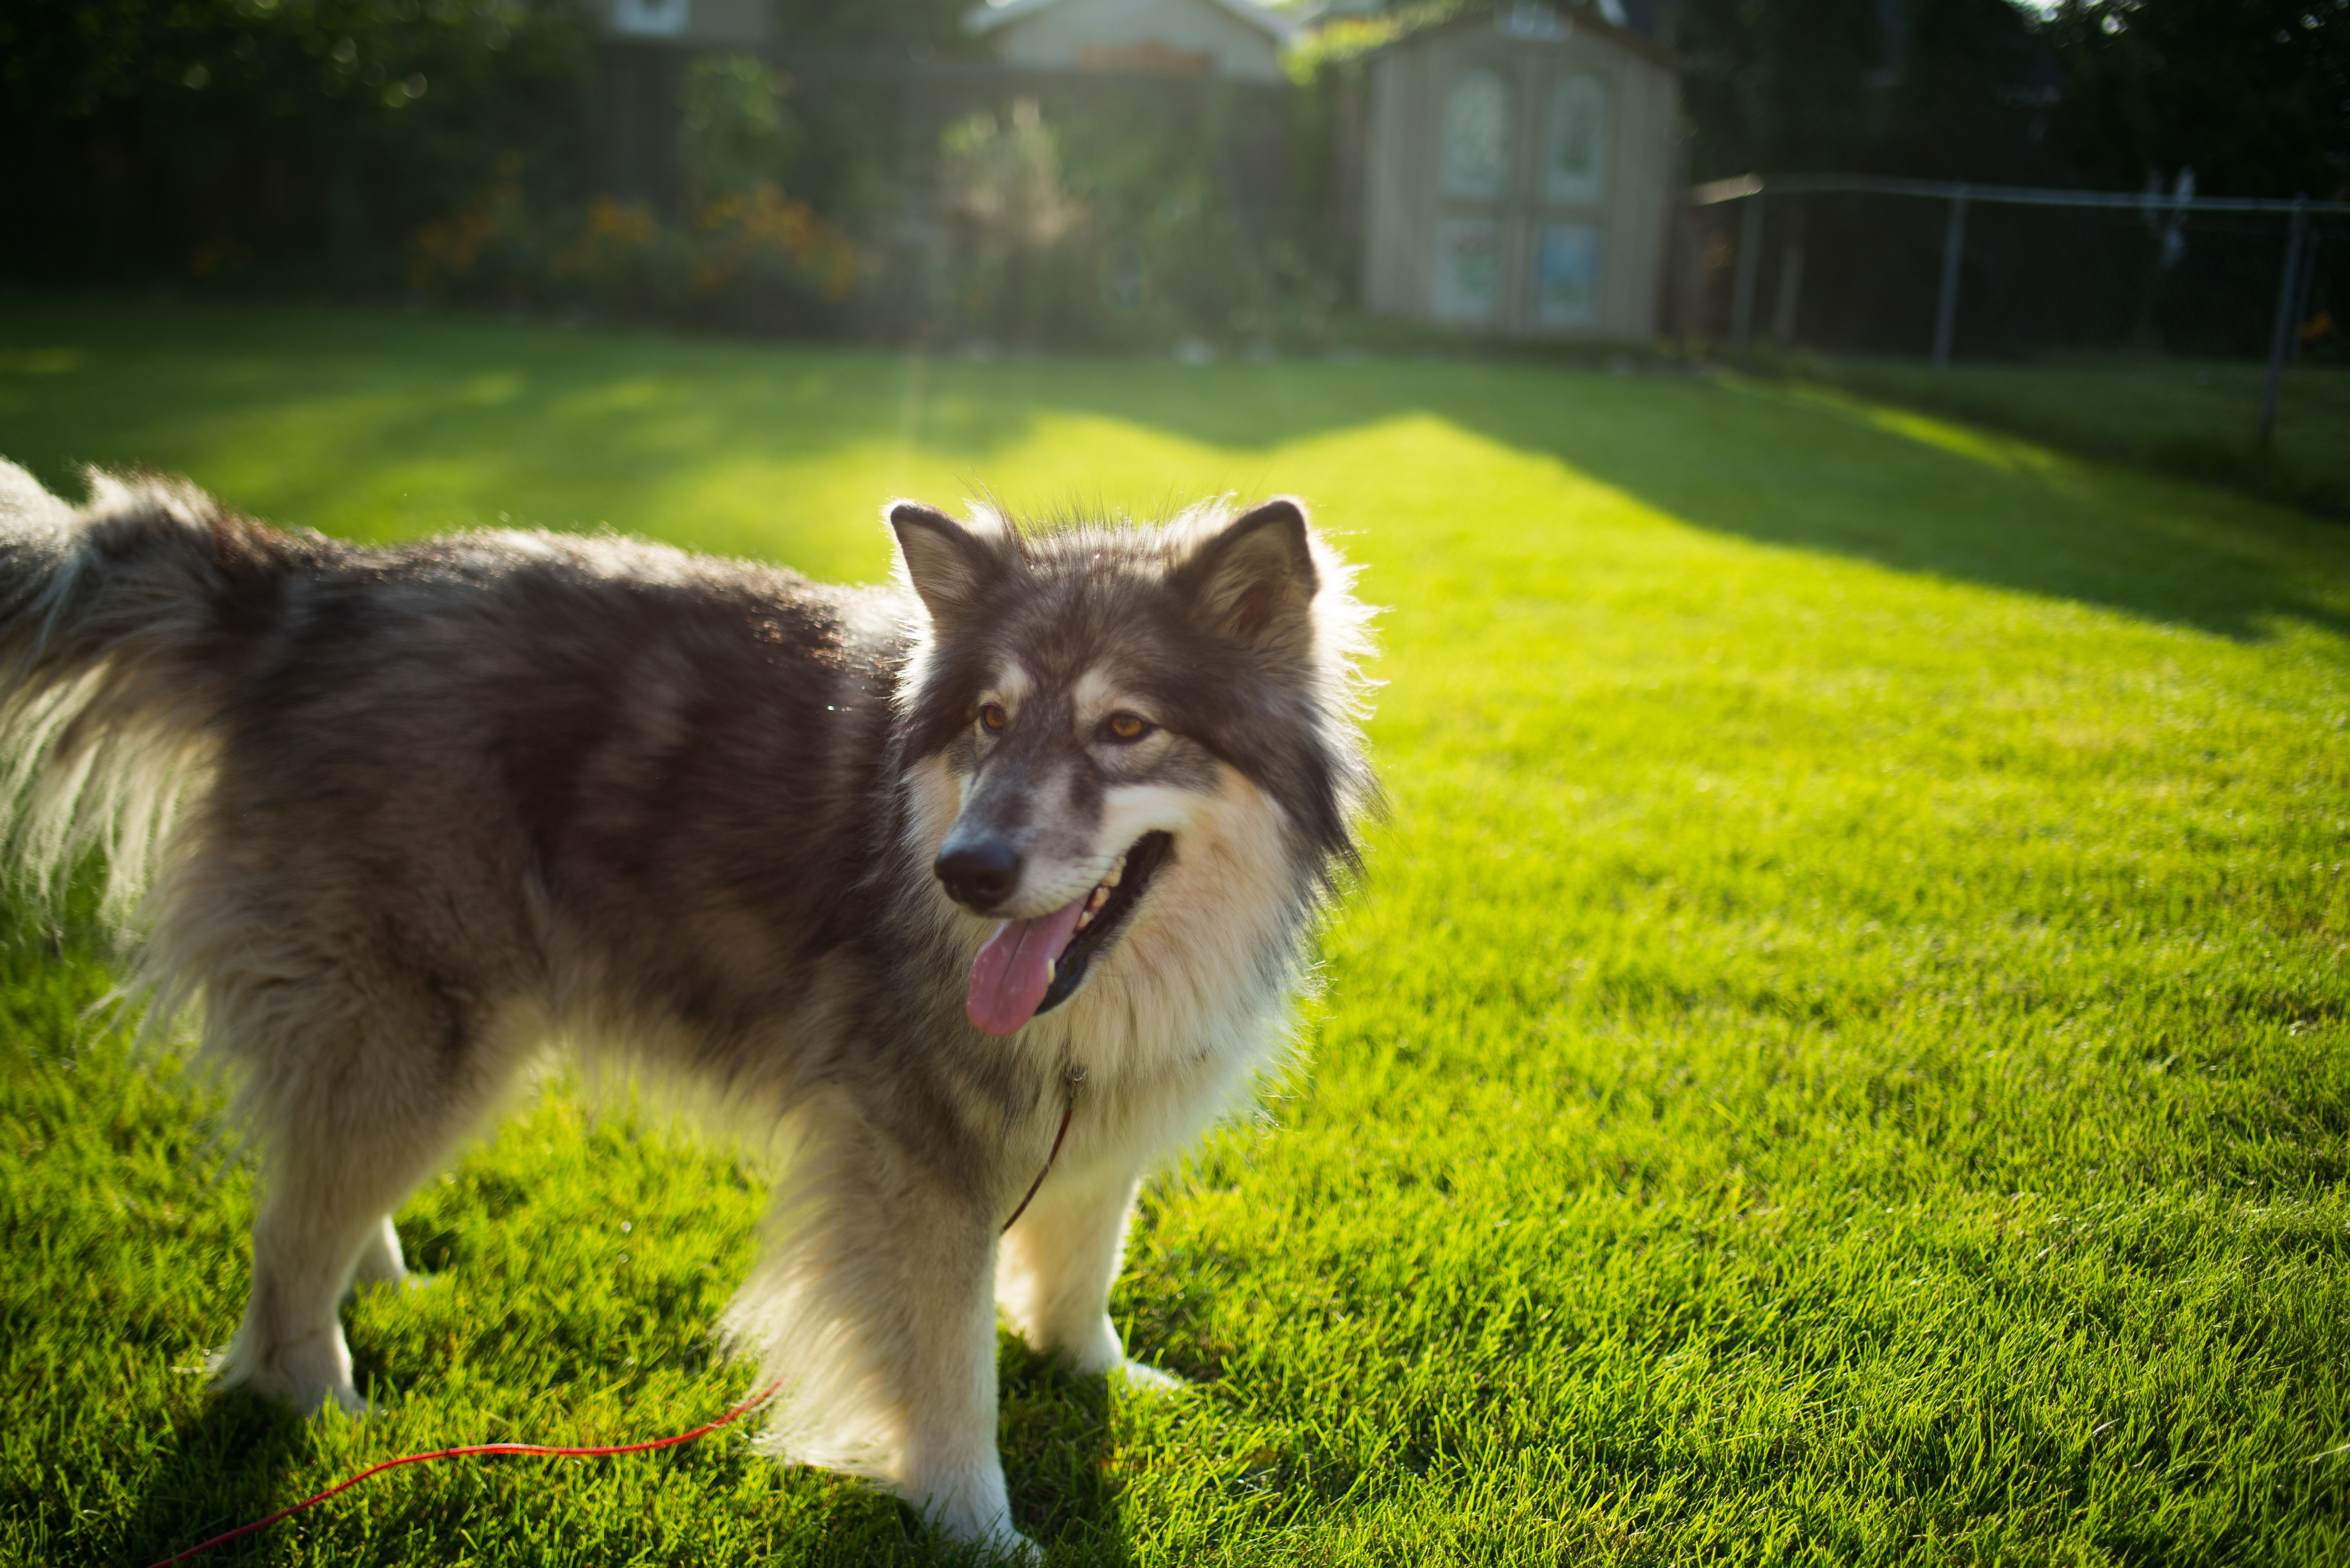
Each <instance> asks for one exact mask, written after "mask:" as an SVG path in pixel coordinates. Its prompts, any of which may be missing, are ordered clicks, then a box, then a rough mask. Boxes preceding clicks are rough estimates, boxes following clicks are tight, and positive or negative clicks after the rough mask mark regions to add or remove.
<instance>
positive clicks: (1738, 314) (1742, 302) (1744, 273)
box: [1730, 191, 1763, 358]
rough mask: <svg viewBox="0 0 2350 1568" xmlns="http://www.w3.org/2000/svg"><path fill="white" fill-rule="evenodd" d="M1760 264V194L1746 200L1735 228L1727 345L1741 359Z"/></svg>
mask: <svg viewBox="0 0 2350 1568" xmlns="http://www.w3.org/2000/svg"><path fill="white" fill-rule="evenodd" d="M1762 264H1763V192H1760V191H1757V192H1754V194H1752V196H1749V197H1747V198H1746V211H1745V212H1744V213H1742V214H1741V215H1740V219H1739V225H1738V289H1737V292H1736V293H1735V294H1734V295H1732V296H1731V305H1730V342H1731V348H1735V349H1737V350H1738V357H1739V358H1745V357H1746V350H1747V348H1748V347H1749V345H1750V344H1751V343H1752V339H1753V337H1754V275H1755V273H1756V272H1757V271H1758V270H1759V269H1760V268H1761V266H1762Z"/></svg>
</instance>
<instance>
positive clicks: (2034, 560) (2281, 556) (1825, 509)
mask: <svg viewBox="0 0 2350 1568" xmlns="http://www.w3.org/2000/svg"><path fill="white" fill-rule="evenodd" d="M1150 369H1151V371H1152V372H1153V373H1152V374H1150V375H1148V376H1139V377H1135V378H1132V379H1131V380H1129V381H1128V384H1126V385H1124V386H1121V385H1119V384H1118V378H1114V377H1111V376H1107V375H1103V376H1101V377H1100V378H1099V379H1098V380H1097V381H1095V382H1094V383H1092V384H1091V385H1089V386H1088V388H1087V391H1088V393H1089V396H1088V397H1087V399H1086V406H1087V408H1088V409H1089V410H1091V411H1094V412H1097V413H1103V414H1111V415H1115V416H1117V417H1121V418H1125V419H1129V420H1132V421H1136V422H1138V423H1142V424H1146V425H1149V426H1151V427H1154V428H1158V429H1164V430H1171V431H1180V433H1182V434H1184V435H1186V436H1188V437H1190V438H1191V439H1193V440H1196V441H1206V442H1212V443H1215V444H1217V445H1220V446H1229V447H1239V448H1244V449H1266V448H1276V447H1279V446H1281V445H1283V444H1284V443H1286V442H1290V441H1304V440H1310V439H1312V438H1314V437H1315V436H1319V435H1324V434H1328V433H1332V432H1336V431H1343V430H1346V429H1348V428H1351V427H1357V426H1361V425H1366V424H1378V423H1380V422H1382V421H1396V420H1402V419H1409V418H1413V417H1422V418H1433V419H1437V420H1440V421H1445V422H1446V423H1448V424H1451V425H1453V426H1456V427H1458V428H1460V429H1461V430H1464V431H1471V432H1473V433H1474V434H1476V435H1479V436H1482V437H1483V438H1484V439H1486V440H1488V441H1492V442H1494V443H1496V444H1497V445H1500V446H1503V447H1505V448H1508V449H1510V450H1512V451H1513V452H1521V453H1528V454H1536V455H1540V456H1544V457H1549V458H1553V459H1555V460H1556V461H1558V462H1561V463H1562V464H1564V465H1565V466H1566V467H1568V468H1571V469H1573V470H1575V471H1576V472H1579V473H1581V474H1583V475H1585V476H1586V477H1588V478H1590V479H1593V480H1596V481H1597V482H1599V483H1604V484H1606V485H1608V486H1610V487H1612V488H1614V489H1617V490H1619V491H1622V492H1624V493H1626V494H1627V495H1630V496H1632V497H1634V498H1635V499H1637V500H1638V501H1639V502H1641V503H1643V504H1646V505H1648V506H1649V507H1651V508H1654V509H1655V510H1657V511H1659V512H1661V513H1664V514H1669V516H1671V517H1673V518H1675V519H1677V520H1678V521H1679V522H1682V523H1685V524H1689V525H1690V526H1693V527H1697V528H1700V529H1705V530H1707V531H1710V532H1714V533H1720V534H1725V535H1734V536H1737V537H1740V538H1744V539H1748V540H1752V541H1753V542H1756V543H1759V544H1765V545H1781V546H1786V547H1791V548H1795V549H1802V550H1809V551H1816V552H1820V553H1824V554H1830V555H1837V556H1847V557H1851V558H1854V559H1859V560H1865V561H1869V562H1872V563H1874V564H1876V565H1878V566H1887V567H1890V568H1892V569H1894V570H1897V571H1903V572H1913V573H1919V574H1924V575H1929V576H1938V577H1946V578H1951V579H1955V580H1961V581H1968V582H1974V583H1980V584H1983V585H1985V586H1989V587H1998V588H2004V589H2010V590H2013V591H2017V592H2022V593H2027V594H2033V595H2036V596H2041V597H2056V598H2067V599H2072V600H2075V601H2078V602H2080V603H2083V604H2086V605H2093V606H2096V607H2102V608H2106V609H2113V610H2118V611H2122V612H2124V613H2126V614H2129V615H2133V616H2137V617H2140V618H2145V619H2147V620H2152V621H2157V622H2163V623H2170V624H2179V625H2187V626H2192V627H2195V628H2199V629H2202V630H2205V631H2209V632H2214V633H2217V634H2220V635H2221V636H2225V637H2230V638H2234V639H2263V638H2266V637H2268V636H2270V635H2272V633H2273V631H2274V629H2275V627H2274V623H2275V622H2276V621H2277V620H2278V619H2280V618H2287V619H2297V620H2301V621H2304V622H2307V623H2309V624H2311V625H2313V626H2316V627H2320V628H2324V629H2326V630H2328V631H2332V632H2334V633H2337V634H2341V633H2350V614H2345V609H2344V607H2343V606H2342V605H2341V604H2339V603H2335V602H2329V601H2328V599H2326V598H2321V597H2318V596H2317V594H2315V593H2314V592H2312V591H2311V587H2310V586H2309V585H2310V581H2311V579H2331V580H2333V581H2334V582H2339V581H2340V580H2342V579H2343V577H2344V576H2345V575H2350V528H2345V527H2343V526H2342V525H2340V524H2334V523H2328V522H2324V521H2319V520H2314V519H2311V518H2308V517H2305V516H2302V515H2299V514H2294V513H2293V512H2290V511H2286V510H2284V509H2282V508H2280V507H2274V506H2269V505H2263V504H2258V503H2253V502H2249V501H2246V500H2243V499H2241V498H2239V497H2236V496H2233V495H2229V494H2225V493H2220V492H2218V491H2214V490H2209V489H2204V488H2200V487H2196V486H2191V485H2185V484H2180V483H2167V482H2164V481H2160V480H2156V479H2152V478H2149V477H2147V476H2145V475H2143V474H2139V473H2137V472H2131V471H2128V470H2126V469H2122V468H2119V467H2111V466H2106V465H2102V464H2097V463H2094V462H2082V461H2078V460H2075V459H2072V458H2069V457H2064V456H2060V455H2057V454H2054V453H2051V452H2047V451H2046V450H2044V449H2043V448H2040V447H2038V446H2035V445H2033V443H2031V442H2028V441H2022V440H2018V439H2014V438H2011V437H2006V436H2002V435H1997V434H1989V433H1985V432H1982V431H1977V430H1973V429H1970V428H1967V427H1964V426H1960V425H1955V424H1952V423H1950V422H1948V421H1939V420H1936V419H1933V418H1931V417H1929V416H1924V415H1919V414H1916V413H1912V412H1908V411H1907V410H1899V409H1895V408H1888V407H1886V406H1884V405H1879V404H1874V403H1870V402H1867V401H1865V400H1860V399H1856V398H1850V397H1846V396H1842V395H1839V394H1836V393H1834V392H1831V391H1826V390H1824V389H1785V388H1779V387H1772V386H1766V385H1762V384H1757V383H1748V382H1742V381H1738V380H1734V379H1733V380H1722V381H1715V380H1710V379H1697V378H1690V377H1664V376H1634V377H1626V376H1608V375H1605V374H1595V373H1592V372H1589V371H1583V370H1572V369H1565V370H1558V369H1530V368H1523V367H1518V366H1498V367H1497V366H1480V365H1471V364H1461V363H1441V364H1425V365H1412V366H1399V365H1375V366H1355V367H1347V368H1346V369H1345V370H1344V372H1343V376H1341V375H1340V374H1337V373H1335V372H1334V371H1333V370H1326V369H1323V368H1321V367H1301V368H1295V369H1292V368H1286V367H1270V368H1263V369H1260V368H1255V367H1230V368H1221V367H1220V368H1217V369H1215V370H1211V371H1210V372H1207V373H1206V375H1205V377H1201V372H1191V375H1192V376H1193V377H1195V378H1201V379H1195V380H1194V381H1193V382H1192V383H1191V385H1190V386H1189V387H1188V388H1187V387H1186V386H1185V384H1184V382H1183V381H1182V380H1181V378H1182V377H1183V376H1184V374H1185V373H1184V372H1182V371H1180V370H1175V371H1167V370H1161V369H1159V368H1157V367H1152V368H1150ZM1219 375H1222V376H1225V377H1230V378H1232V379H1233V381H1232V384H1227V385H1225V386H1223V387H1222V388H1218V389H1214V390H1212V391H1209V388H1210V387H1211V383H1212V379H1214V378H1215V377H1217V376H1219ZM1284 383H1287V385H1286V387H1284ZM1203 391H1207V392H1208V395H1204V396H1203V395H1201V393H1202V392H1203ZM1486 521H1488V522H1489V523H1490V525H1491V526H1492V527H1493V528H1495V529H1512V528H1522V527H1525V526H1528V525H1531V524H1553V523H1556V522H1559V521H1563V520H1562V519H1556V518H1538V517H1496V518H1492V519H1489V520H1486Z"/></svg>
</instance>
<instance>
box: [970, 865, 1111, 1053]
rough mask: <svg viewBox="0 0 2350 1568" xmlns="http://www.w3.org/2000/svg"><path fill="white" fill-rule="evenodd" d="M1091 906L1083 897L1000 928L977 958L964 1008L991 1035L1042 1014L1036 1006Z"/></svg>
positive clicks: (1015, 1027) (1006, 923)
mask: <svg viewBox="0 0 2350 1568" xmlns="http://www.w3.org/2000/svg"><path fill="white" fill-rule="evenodd" d="M1091 892H1092V889H1090V888H1088V889H1087V896H1088V897H1089V896H1090V895H1091ZM1085 908H1086V899H1085V898H1083V897H1080V898H1076V899H1073V900H1071V901H1070V902H1068V903H1066V904H1064V905H1062V906H1061V907H1060V908H1059V909H1055V910H1054V911H1053V912H1052V913H1051V914H1049V915H1038V916H1037V917H1036V918H1035V919H1032V920H1006V921H1004V922H1003V924H1002V925H1000V926H998V927H996V928H995V934H994V935H993V936H992V937H990V938H988V939H987V945H986V946H985V947H983V948H982V949H980V950H979V956H978V957H977V958H975V959H973V960H972V962H971V997H970V1000H969V1001H967V1002H964V1003H963V1011H964V1012H968V1013H970V1014H971V1021H972V1023H976V1024H978V1025H979V1026H980V1027H981V1028H982V1029H984V1030H986V1031H987V1032H988V1033H990V1034H1009V1033H1012V1032H1013V1031H1014V1030H1015V1029H1017V1028H1019V1027H1020V1026H1021V1025H1022V1024H1024V1023H1027V1022H1028V1021H1029V1020H1030V1019H1032V1018H1034V1017H1035V1016H1036V1004H1037V1003H1038V1002H1042V1001H1044V1000H1045V992H1046V990H1048V989H1049V988H1050V987H1051V986H1052V983H1053V961H1054V960H1055V959H1057V958H1059V957H1060V956H1061V950H1062V949H1063V948H1065V947H1067V946H1068V945H1069V938H1070V937H1071V935H1073V934H1074V933H1075V932H1076V929H1077V917H1078V916H1079V915H1081V914H1083V913H1084V912H1085Z"/></svg>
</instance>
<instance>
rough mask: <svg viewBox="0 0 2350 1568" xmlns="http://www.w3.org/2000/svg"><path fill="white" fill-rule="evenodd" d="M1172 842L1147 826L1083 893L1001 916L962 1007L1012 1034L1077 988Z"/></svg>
mask: <svg viewBox="0 0 2350 1568" xmlns="http://www.w3.org/2000/svg"><path fill="white" fill-rule="evenodd" d="M1174 842H1175V838H1174V836H1173V835H1172V834H1168V833H1146V834H1144V835H1143V836H1141V837H1140V838H1138V839H1136V840H1135V841H1134V844H1133V845H1132V846H1131V847H1129V848H1128V850H1127V852H1126V853H1125V854H1124V855H1121V856H1119V857H1118V864H1116V865H1115V866H1112V867H1110V868H1109V870H1108V872H1107V874H1106V875H1104V876H1103V877H1102V879H1101V880H1100V881H1098V882H1097V883H1095V884H1094V886H1093V887H1092V888H1090V889H1089V890H1087V893H1086V896H1085V897H1084V898H1076V899H1073V900H1071V901H1070V902H1069V903H1066V904H1064V905H1063V906H1062V907H1061V908H1059V909H1055V910H1054V911H1053V912H1052V913H1051V914H1049V915H1037V916H1035V917H1034V918H1032V919H1025V920H1006V921H1004V922H1003V924H1002V925H1000V926H998V927H996V928H995V934H994V935H993V937H990V938H989V939H988V940H987V945H986V946H985V947H983V948H982V949H980V950H979V957H978V958H976V959H974V960H973V961H972V966H971V995H970V997H969V999H968V1000H967V1001H966V1002H965V1003H964V1011H965V1012H968V1013H969V1014H970V1015H971V1021H972V1023H975V1024H977V1025H979V1027H980V1028H982V1029H984V1030H986V1031H987V1032H988V1033H990V1034H1009V1033H1013V1032H1014V1030H1017V1029H1019V1028H1020V1027H1021V1026H1022V1025H1024V1024H1025V1023H1027V1022H1028V1021H1029V1020H1030V1019H1032V1018H1034V1017H1035V1016H1036V1015H1037V1014H1038V1013H1040V1012H1051V1011H1053V1009H1055V1007H1058V1006H1060V1005H1061V1003H1063V1002H1066V1001H1068V1000H1069V998H1071V997H1072V996H1075V995H1076V993H1077V988H1078V987H1079V986H1081V985H1083V984H1084V983H1085V981H1086V966H1087V965H1088V964H1090V963H1092V962H1093V961H1094V957H1095V955H1096V954H1097V953H1099V952H1101V951H1102V950H1104V949H1105V948H1107V947H1108V946H1109V945H1110V943H1111V942H1112V941H1113V940H1115V939H1116V938H1117V936H1118V930H1119V929H1120V928H1121V927H1123V926H1124V925H1125V924H1126V922H1127V919H1128V917H1129V916H1131V915H1132V914H1133V913H1134V909H1135V906H1136V905H1137V904H1139V903H1140V902H1141V901H1142V890H1143V888H1145V887H1146V886H1148V885H1149V881H1150V877H1151V874H1152V873H1154V872H1156V871H1157V870H1158V869H1159V866H1160V865H1161V864H1162V863H1163V862H1164V861H1165V860H1166V858H1167V851H1168V850H1169V848H1170V847H1171V846H1173V845H1174Z"/></svg>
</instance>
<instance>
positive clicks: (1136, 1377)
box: [1109, 1355, 1191, 1399]
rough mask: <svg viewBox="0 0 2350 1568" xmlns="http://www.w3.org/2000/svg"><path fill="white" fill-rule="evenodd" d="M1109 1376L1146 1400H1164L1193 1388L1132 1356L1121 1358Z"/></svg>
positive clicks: (1169, 1373)
mask: <svg viewBox="0 0 2350 1568" xmlns="http://www.w3.org/2000/svg"><path fill="white" fill-rule="evenodd" d="M1109 1375H1110V1377H1111V1378H1112V1380H1114V1381H1115V1382H1117V1383H1118V1384H1120V1385H1122V1386H1124V1387H1125V1389H1126V1391H1127V1392H1128V1393H1129V1394H1139V1395H1140V1396H1142V1397H1144V1398H1146V1399H1163V1398H1165V1397H1167V1396H1169V1395H1170V1394H1180V1393H1182V1392H1183V1391H1184V1390H1185V1389H1187V1388H1189V1387H1191V1385H1190V1384H1189V1383H1186V1382H1185V1381H1184V1380H1183V1379H1182V1378H1180V1377H1178V1376H1175V1374H1173V1373H1172V1372H1162V1371H1160V1370H1159V1368H1158V1367H1156V1366H1149V1365H1148V1364H1147V1363H1144V1362H1140V1361H1137V1360H1135V1359H1134V1357H1132V1356H1130V1355H1128V1356H1121V1357H1120V1358H1119V1359H1118V1365H1117V1366H1113V1367H1111V1368H1110V1369H1109Z"/></svg>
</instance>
